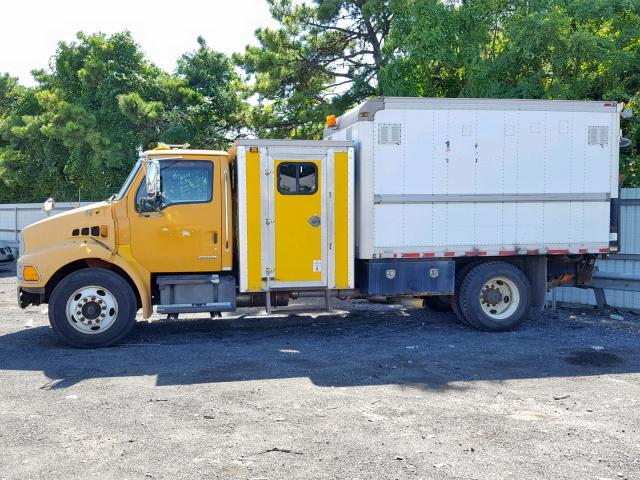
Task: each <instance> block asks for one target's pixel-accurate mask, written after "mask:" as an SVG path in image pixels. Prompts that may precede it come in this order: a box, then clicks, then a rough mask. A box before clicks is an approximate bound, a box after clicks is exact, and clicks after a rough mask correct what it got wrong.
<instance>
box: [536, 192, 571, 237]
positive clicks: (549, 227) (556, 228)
mask: <svg viewBox="0 0 640 480" xmlns="http://www.w3.org/2000/svg"><path fill="white" fill-rule="evenodd" d="M542 210H543V219H542V221H543V224H542V225H541V226H540V228H541V229H542V230H543V231H544V233H543V238H542V240H543V242H544V243H546V244H550V243H569V239H570V237H571V234H570V231H571V223H570V222H569V221H567V219H568V218H569V215H570V214H571V209H570V203H569V202H546V203H544V204H543V207H542Z"/></svg>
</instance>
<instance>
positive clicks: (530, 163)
mask: <svg viewBox="0 0 640 480" xmlns="http://www.w3.org/2000/svg"><path fill="white" fill-rule="evenodd" d="M547 113H548V112H518V131H517V133H516V137H517V142H518V153H517V162H518V173H517V177H516V181H515V185H514V193H539V192H544V159H545V154H546V152H545V139H544V131H543V130H542V129H541V128H538V129H536V128H535V126H536V125H537V124H543V123H544V122H545V117H546V115H547Z"/></svg>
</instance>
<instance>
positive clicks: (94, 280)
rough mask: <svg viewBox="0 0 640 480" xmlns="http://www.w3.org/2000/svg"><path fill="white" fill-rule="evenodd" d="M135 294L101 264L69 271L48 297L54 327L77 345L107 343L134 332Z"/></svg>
mask: <svg viewBox="0 0 640 480" xmlns="http://www.w3.org/2000/svg"><path fill="white" fill-rule="evenodd" d="M137 310H138V309H137V302H136V297H135V295H134V293H133V289H132V288H131V286H130V285H129V283H128V282H127V281H126V280H125V279H124V278H122V277H121V276H120V275H118V274H116V273H114V272H112V271H110V270H105V269H102V268H86V269H83V270H78V271H75V272H72V273H70V274H69V275H67V276H66V277H65V278H64V279H63V280H62V281H60V283H58V285H56V287H55V288H54V290H53V292H52V293H51V297H50V298H49V321H50V322H51V327H52V328H53V331H54V332H56V334H58V336H59V337H60V338H62V340H64V341H65V342H67V343H68V344H70V345H73V346H74V347H83V348H92V347H107V346H110V345H113V344H115V343H118V342H119V341H120V340H122V339H123V338H124V337H125V336H127V335H128V334H129V332H131V329H132V328H133V326H134V325H135V320H136V312H137Z"/></svg>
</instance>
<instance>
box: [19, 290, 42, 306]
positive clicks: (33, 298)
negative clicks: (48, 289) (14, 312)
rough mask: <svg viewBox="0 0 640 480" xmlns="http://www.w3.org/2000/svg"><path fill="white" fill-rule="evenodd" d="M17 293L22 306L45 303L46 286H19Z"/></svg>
mask: <svg viewBox="0 0 640 480" xmlns="http://www.w3.org/2000/svg"><path fill="white" fill-rule="evenodd" d="M17 294H18V305H20V308H27V307H28V306H29V305H34V306H36V307H37V306H38V305H40V304H42V303H44V287H18V289H17Z"/></svg>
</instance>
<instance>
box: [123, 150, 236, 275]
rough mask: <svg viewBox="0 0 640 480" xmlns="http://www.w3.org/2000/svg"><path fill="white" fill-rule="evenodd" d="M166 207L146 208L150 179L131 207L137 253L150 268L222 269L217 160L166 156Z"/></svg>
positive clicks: (163, 181) (163, 171)
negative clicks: (143, 203)
mask: <svg viewBox="0 0 640 480" xmlns="http://www.w3.org/2000/svg"><path fill="white" fill-rule="evenodd" d="M159 164H160V182H161V190H162V208H161V209H160V211H159V212H144V211H143V212H141V211H140V199H141V198H143V197H144V196H145V195H146V193H147V192H146V184H145V179H144V178H142V180H141V183H140V184H139V185H138V188H137V191H136V196H135V201H133V202H131V204H130V205H129V210H130V211H129V222H130V232H131V233H130V235H131V251H132V255H133V256H134V258H135V259H136V260H137V261H138V262H139V263H140V264H141V265H142V266H144V268H146V269H147V270H148V271H150V272H154V273H155V272H213V271H219V270H220V269H221V253H222V248H224V247H223V245H222V241H223V239H222V235H221V234H222V232H221V215H222V210H221V208H222V207H221V205H222V203H223V202H222V201H221V200H222V192H220V191H218V190H220V189H219V188H216V187H217V186H219V185H220V181H219V179H220V168H219V161H218V160H217V159H162V160H159Z"/></svg>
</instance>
